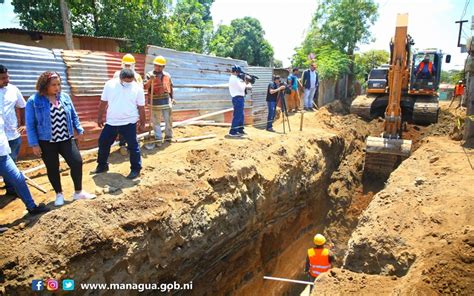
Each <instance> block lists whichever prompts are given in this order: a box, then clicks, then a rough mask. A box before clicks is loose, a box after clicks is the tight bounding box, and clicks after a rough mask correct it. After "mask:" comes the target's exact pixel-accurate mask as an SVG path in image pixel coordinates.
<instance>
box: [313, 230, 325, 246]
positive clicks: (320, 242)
mask: <svg viewBox="0 0 474 296" xmlns="http://www.w3.org/2000/svg"><path fill="white" fill-rule="evenodd" d="M313 242H314V244H315V245H316V246H322V245H324V243H325V242H326V238H325V237H324V236H323V235H322V234H319V233H318V234H316V235H315V236H314V238H313Z"/></svg>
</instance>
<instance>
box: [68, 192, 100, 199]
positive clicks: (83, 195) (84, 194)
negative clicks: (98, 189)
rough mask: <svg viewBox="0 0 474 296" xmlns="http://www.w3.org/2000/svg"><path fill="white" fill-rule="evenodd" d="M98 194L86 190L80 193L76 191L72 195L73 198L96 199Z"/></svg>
mask: <svg viewBox="0 0 474 296" xmlns="http://www.w3.org/2000/svg"><path fill="white" fill-rule="evenodd" d="M96 197H97V196H96V195H95V194H90V193H88V192H86V191H81V192H79V193H76V192H74V194H73V195H72V199H74V200H78V199H94V198H96Z"/></svg>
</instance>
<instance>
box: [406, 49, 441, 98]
mask: <svg viewBox="0 0 474 296" xmlns="http://www.w3.org/2000/svg"><path fill="white" fill-rule="evenodd" d="M442 60H443V54H442V52H441V51H440V50H423V51H418V52H416V53H415V54H414V55H413V62H412V66H411V75H410V88H409V94H413V95H429V96H432V95H436V92H437V91H438V87H439V82H440V78H441V62H442Z"/></svg>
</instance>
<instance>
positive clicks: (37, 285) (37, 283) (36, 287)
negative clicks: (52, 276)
mask: <svg viewBox="0 0 474 296" xmlns="http://www.w3.org/2000/svg"><path fill="white" fill-rule="evenodd" d="M31 289H32V290H33V291H43V290H44V284H43V280H33V281H32V282H31Z"/></svg>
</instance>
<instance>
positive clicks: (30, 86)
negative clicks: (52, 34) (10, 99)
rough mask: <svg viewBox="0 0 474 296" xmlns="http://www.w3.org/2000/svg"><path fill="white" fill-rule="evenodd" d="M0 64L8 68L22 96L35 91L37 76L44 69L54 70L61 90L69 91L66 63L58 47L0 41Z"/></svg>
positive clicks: (13, 82)
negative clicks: (48, 47) (59, 81)
mask: <svg viewBox="0 0 474 296" xmlns="http://www.w3.org/2000/svg"><path fill="white" fill-rule="evenodd" d="M0 64H2V65H4V66H6V67H7V68H8V73H9V74H10V82H11V83H12V84H14V85H15V86H17V87H18V88H19V89H20V91H21V93H22V94H23V96H26V97H28V96H31V95H32V94H34V93H35V92H36V89H35V85H36V81H37V80H38V77H39V76H40V74H41V73H43V72H44V71H56V72H58V73H59V75H60V76H61V78H62V79H61V87H62V91H63V92H66V93H68V94H69V93H70V89H69V85H68V84H67V75H66V65H65V64H64V61H63V59H62V56H61V50H59V49H52V50H51V49H46V48H41V47H34V46H24V45H18V44H14V43H8V42H1V41H0Z"/></svg>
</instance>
